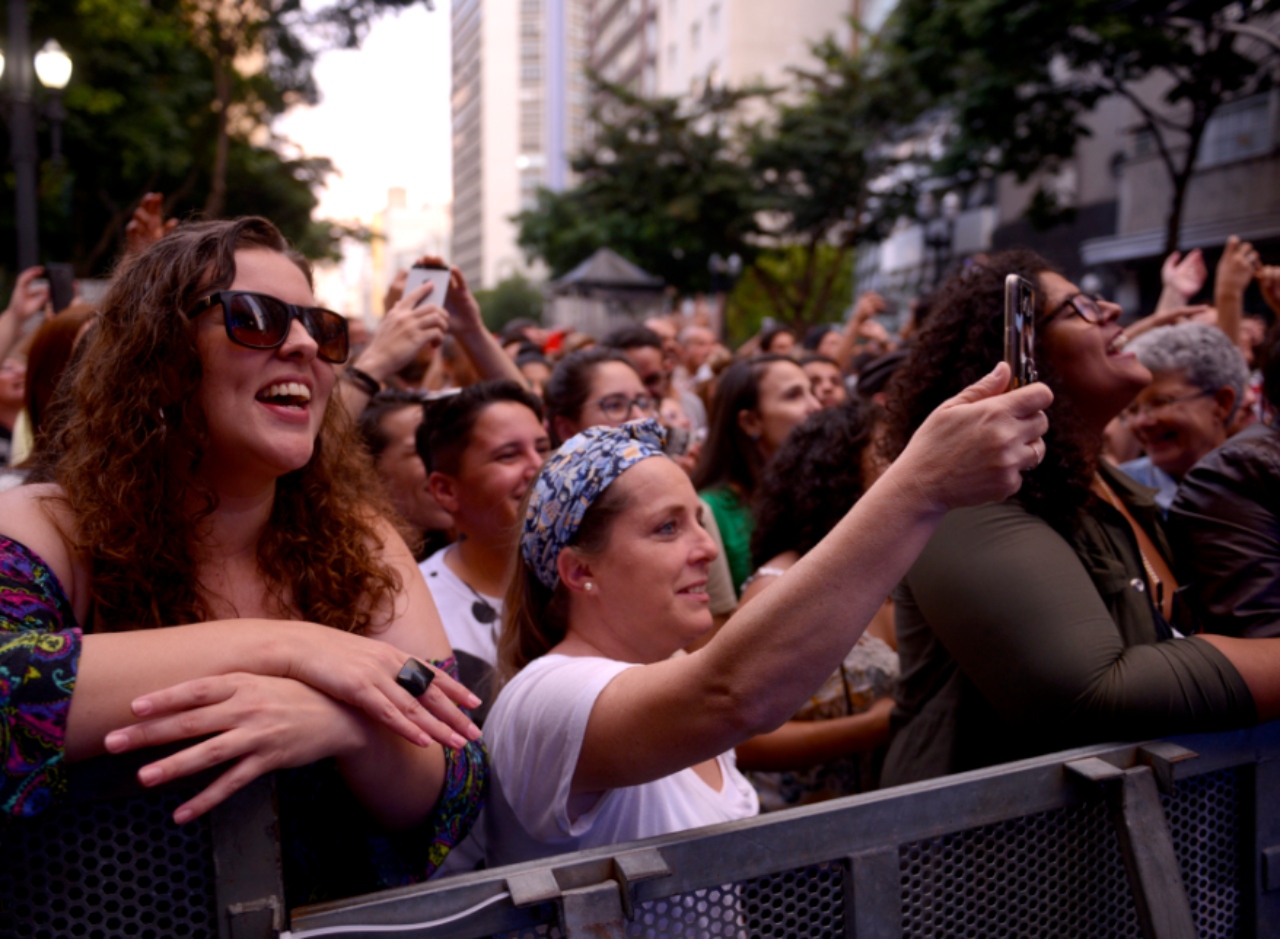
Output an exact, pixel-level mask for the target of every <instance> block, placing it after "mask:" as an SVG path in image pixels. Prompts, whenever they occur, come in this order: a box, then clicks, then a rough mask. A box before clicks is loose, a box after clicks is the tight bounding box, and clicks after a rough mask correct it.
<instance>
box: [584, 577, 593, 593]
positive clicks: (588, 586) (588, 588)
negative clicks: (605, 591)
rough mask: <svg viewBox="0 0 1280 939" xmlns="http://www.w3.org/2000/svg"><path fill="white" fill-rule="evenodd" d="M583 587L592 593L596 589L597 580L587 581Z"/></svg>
mask: <svg viewBox="0 0 1280 939" xmlns="http://www.w3.org/2000/svg"><path fill="white" fill-rule="evenodd" d="M582 589H583V590H585V591H587V592H588V593H590V592H591V591H592V590H595V589H596V585H595V581H591V580H589V581H587V582H586V583H585V584H583V585H582Z"/></svg>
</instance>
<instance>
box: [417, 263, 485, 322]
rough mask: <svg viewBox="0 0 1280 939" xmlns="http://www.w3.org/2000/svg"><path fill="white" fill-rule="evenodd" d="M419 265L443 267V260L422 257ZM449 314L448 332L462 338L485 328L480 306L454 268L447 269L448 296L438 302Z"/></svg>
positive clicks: (464, 280)
mask: <svg viewBox="0 0 1280 939" xmlns="http://www.w3.org/2000/svg"><path fill="white" fill-rule="evenodd" d="M418 263H419V264H426V265H428V266H430V267H444V266H445V263H444V258H439V257H436V256H434V255H430V254H428V255H424V256H423V257H421V258H419V259H418ZM438 302H439V303H441V304H442V305H443V306H444V308H445V310H446V312H447V313H448V314H449V323H448V328H449V332H451V333H453V334H454V335H455V336H458V337H459V338H462V337H464V336H467V335H469V334H471V333H474V332H476V331H478V330H482V329H484V328H485V326H484V320H483V318H481V316H480V304H479V302H477V300H476V298H475V294H473V293H472V292H471V288H470V287H468V286H467V279H466V278H465V277H463V276H462V271H460V270H458V269H457V268H456V267H451V268H449V294H448V296H446V297H444V298H442V299H440V300H439V301H438Z"/></svg>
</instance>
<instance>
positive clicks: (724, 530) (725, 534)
mask: <svg viewBox="0 0 1280 939" xmlns="http://www.w3.org/2000/svg"><path fill="white" fill-rule="evenodd" d="M698 495H699V496H700V497H701V498H702V501H703V502H705V503H706V504H707V505H708V507H710V509H711V514H712V515H714V516H715V519H716V525H717V526H718V527H719V529H720V539H721V540H722V541H723V542H724V557H725V560H726V561H728V562H729V573H730V574H731V575H732V577H733V592H734V593H735V594H737V595H738V596H741V595H742V585H743V584H744V583H746V580H747V578H748V577H750V576H751V572H752V571H753V570H754V569H755V567H754V565H753V564H752V563H751V533H752V532H753V531H755V527H756V520H755V517H754V516H753V515H752V514H751V507H750V506H749V505H747V503H746V502H744V501H743V500H742V499H741V498H740V497H739V496H738V494H737V492H735V491H734V490H733V489H731V488H730V487H729V486H715V487H713V488H711V489H704V490H703V491H702V492H700V493H698Z"/></svg>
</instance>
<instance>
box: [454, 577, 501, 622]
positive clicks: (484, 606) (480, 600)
mask: <svg viewBox="0 0 1280 939" xmlns="http://www.w3.org/2000/svg"><path fill="white" fill-rule="evenodd" d="M458 580H461V581H462V586H464V587H466V588H467V589H468V590H470V591H471V595H472V596H473V597H475V598H476V602H475V603H473V604H471V615H472V617H474V618H475V621H476V622H477V623H481V624H483V625H485V626H488V625H489V624H490V623H492V622H494V621H495V620H496V619H497V618H498V611H497V610H495V609H494V608H493V604H492V603H490V602H489V601H488V600H486V599H485V598H484V597H482V596H480V594H479V593H477V592H476V588H475V587H473V586H471V585H470V584H469V583H467V582H466V581H465V580H462V578H461V577H459V578H458Z"/></svg>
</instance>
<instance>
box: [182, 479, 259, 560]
mask: <svg viewBox="0 0 1280 939" xmlns="http://www.w3.org/2000/svg"><path fill="white" fill-rule="evenodd" d="M217 496H218V507H217V508H216V509H214V510H213V513H212V514H211V515H209V516H208V517H206V518H204V519H202V520H201V522H200V525H199V531H198V534H197V538H196V544H195V553H196V557H197V560H198V561H199V562H201V563H204V562H206V561H217V562H224V563H225V562H227V561H230V560H234V559H236V558H247V557H256V556H257V553H258V542H259V541H260V540H261V538H262V533H263V531H265V530H266V527H267V523H268V522H269V521H270V520H271V510H272V508H273V507H274V505H275V486H274V485H273V486H272V487H270V488H269V489H263V490H260V491H259V492H256V493H237V494H230V495H229V494H226V493H221V492H220V493H218V494H217ZM198 508H199V506H197V509H198Z"/></svg>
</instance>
